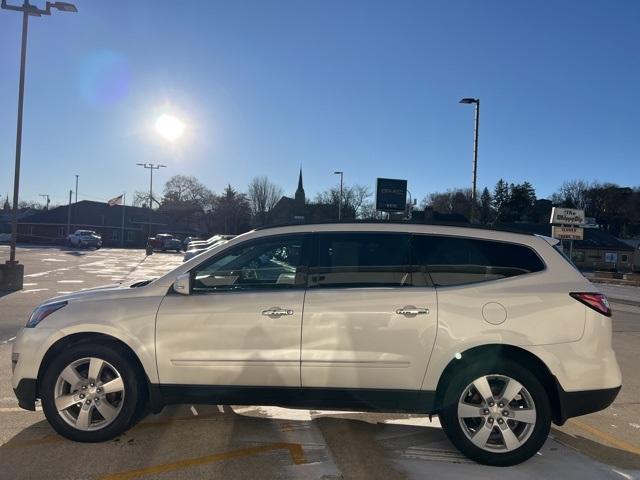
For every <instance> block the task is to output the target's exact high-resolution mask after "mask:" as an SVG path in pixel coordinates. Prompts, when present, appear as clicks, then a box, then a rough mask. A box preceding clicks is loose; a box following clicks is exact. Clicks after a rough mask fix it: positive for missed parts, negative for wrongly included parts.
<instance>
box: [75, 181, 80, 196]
mask: <svg viewBox="0 0 640 480" xmlns="http://www.w3.org/2000/svg"><path fill="white" fill-rule="evenodd" d="M79 176H80V175H76V202H75V203H78V177H79Z"/></svg>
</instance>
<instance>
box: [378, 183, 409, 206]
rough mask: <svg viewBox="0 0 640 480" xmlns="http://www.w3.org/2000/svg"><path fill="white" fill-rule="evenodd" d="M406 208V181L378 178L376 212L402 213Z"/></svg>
mask: <svg viewBox="0 0 640 480" xmlns="http://www.w3.org/2000/svg"><path fill="white" fill-rule="evenodd" d="M406 208H407V181H406V180H398V179H393V178H378V180H377V183H376V210H379V211H383V212H404V211H405V209H406Z"/></svg>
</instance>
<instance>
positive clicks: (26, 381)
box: [13, 378, 37, 411]
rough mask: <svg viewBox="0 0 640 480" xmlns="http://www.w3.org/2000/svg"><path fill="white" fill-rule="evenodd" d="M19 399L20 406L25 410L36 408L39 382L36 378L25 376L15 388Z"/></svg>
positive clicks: (14, 390)
mask: <svg viewBox="0 0 640 480" xmlns="http://www.w3.org/2000/svg"><path fill="white" fill-rule="evenodd" d="M13 392H14V393H15V394H16V397H17V399H18V406H19V407H20V408H24V409H25V410H31V411H34V410H35V409H36V392H37V382H36V380H35V378H23V379H22V380H20V382H19V383H18V386H17V387H16V388H14V389H13Z"/></svg>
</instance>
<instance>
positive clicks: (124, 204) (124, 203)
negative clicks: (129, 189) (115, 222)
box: [120, 192, 127, 247]
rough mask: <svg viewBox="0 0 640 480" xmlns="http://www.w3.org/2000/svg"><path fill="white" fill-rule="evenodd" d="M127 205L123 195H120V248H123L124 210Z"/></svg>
mask: <svg viewBox="0 0 640 480" xmlns="http://www.w3.org/2000/svg"><path fill="white" fill-rule="evenodd" d="M126 205H127V201H126V198H125V193H124V192H123V193H122V228H121V229H120V246H121V247H124V209H125V207H126Z"/></svg>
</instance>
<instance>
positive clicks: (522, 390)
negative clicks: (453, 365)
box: [439, 362, 551, 466]
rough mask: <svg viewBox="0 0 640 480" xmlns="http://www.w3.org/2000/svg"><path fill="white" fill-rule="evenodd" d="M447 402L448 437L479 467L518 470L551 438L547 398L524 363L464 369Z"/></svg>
mask: <svg viewBox="0 0 640 480" xmlns="http://www.w3.org/2000/svg"><path fill="white" fill-rule="evenodd" d="M444 399H445V401H444V405H443V408H442V410H441V412H440V415H439V416H440V421H441V423H442V427H443V429H444V431H445V433H446V434H447V436H448V437H449V440H451V442H452V443H453V444H454V445H455V446H456V447H457V448H458V449H459V450H460V451H461V452H462V453H464V454H465V455H467V456H468V457H469V458H471V459H473V460H475V461H477V462H479V463H483V464H486V465H495V466H509V465H516V464H518V463H521V462H523V461H525V460H527V459H528V458H530V457H531V456H533V455H535V454H536V452H537V451H538V450H539V449H540V448H541V447H542V445H543V444H544V442H545V441H546V439H547V436H548V435H549V429H550V427H551V407H550V404H549V399H548V396H547V393H546V391H545V389H544V387H543V386H542V384H541V383H540V381H539V380H538V379H537V377H536V376H535V375H533V374H532V373H531V372H530V371H528V370H527V369H526V368H523V367H522V366H520V365H518V364H515V363H508V362H505V363H504V365H503V366H500V367H496V366H491V367H482V366H471V367H469V368H467V369H465V370H462V371H460V372H459V373H458V374H457V375H455V376H454V378H453V379H452V380H451V382H450V383H449V385H448V387H447V390H446V393H445V396H444Z"/></svg>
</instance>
